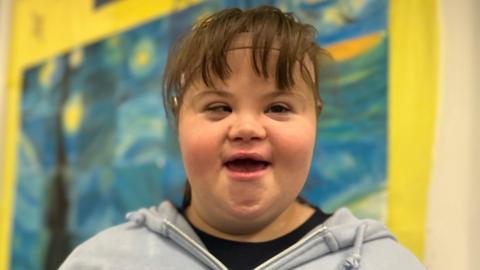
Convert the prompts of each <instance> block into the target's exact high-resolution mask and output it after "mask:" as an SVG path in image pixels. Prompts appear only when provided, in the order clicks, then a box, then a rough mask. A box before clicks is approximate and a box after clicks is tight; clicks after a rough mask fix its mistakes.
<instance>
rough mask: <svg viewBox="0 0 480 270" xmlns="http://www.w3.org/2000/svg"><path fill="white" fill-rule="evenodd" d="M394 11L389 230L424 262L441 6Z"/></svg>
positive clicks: (395, 4) (402, 2) (402, 1)
mask: <svg viewBox="0 0 480 270" xmlns="http://www.w3.org/2000/svg"><path fill="white" fill-rule="evenodd" d="M390 5H391V7H390V48H389V50H390V59H389V60H390V71H389V72H390V74H389V76H390V79H389V91H390V92H389V105H388V106H389V107H388V108H389V121H388V122H389V125H390V126H389V129H388V132H389V141H390V142H389V161H388V179H389V180H388V226H389V227H390V229H391V230H392V231H393V233H394V234H395V235H396V236H397V237H398V239H399V240H400V242H402V243H403V244H404V245H406V246H407V247H408V248H410V249H411V250H412V251H413V252H414V253H415V254H417V256H419V257H421V258H423V254H424V242H425V226H426V225H425V224H426V204H427V192H428V187H429V180H430V171H431V167H432V148H433V137H434V130H435V127H434V123H435V119H436V107H437V81H438V75H437V74H438V63H439V54H438V22H437V2H436V0H423V1H418V0H396V1H391V4H390Z"/></svg>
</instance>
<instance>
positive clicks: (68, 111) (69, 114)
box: [63, 95, 83, 134]
mask: <svg viewBox="0 0 480 270" xmlns="http://www.w3.org/2000/svg"><path fill="white" fill-rule="evenodd" d="M82 120H83V100H82V96H80V95H76V96H74V97H73V98H71V99H70V100H69V102H68V103H67V104H66V105H65V108H64V109H63V126H64V128H65V130H66V132H67V133H68V134H73V133H76V132H77V130H78V128H79V127H80V125H81V123H82Z"/></svg>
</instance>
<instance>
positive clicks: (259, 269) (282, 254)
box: [164, 220, 327, 270]
mask: <svg viewBox="0 0 480 270" xmlns="http://www.w3.org/2000/svg"><path fill="white" fill-rule="evenodd" d="M164 222H165V224H166V225H167V226H168V227H170V228H171V229H172V230H174V231H175V232H176V233H177V234H178V235H180V236H181V237H182V238H183V239H185V240H187V241H188V242H189V243H190V244H191V245H192V246H194V247H195V248H196V249H197V250H199V251H200V252H201V253H202V254H203V255H205V256H206V257H207V258H208V259H210V261H211V262H212V263H213V264H215V265H216V266H217V267H219V268H220V269H222V270H228V268H227V267H226V266H225V265H224V264H223V263H222V262H220V261H219V260H218V259H217V258H216V257H215V256H213V255H212V253H210V252H209V251H208V250H206V249H205V248H203V247H202V246H200V245H199V244H198V243H197V242H196V241H195V240H193V239H192V238H191V237H190V236H188V235H187V234H186V233H184V232H182V230H180V229H179V228H177V226H175V225H173V224H172V223H171V222H170V221H168V220H164ZM326 230H327V226H325V225H324V224H322V225H320V226H319V227H318V228H317V229H316V230H315V231H313V232H312V233H311V234H309V235H308V236H306V237H304V238H302V239H300V240H299V241H298V242H296V243H295V244H293V245H291V246H290V247H288V248H287V249H285V250H284V251H282V252H280V253H278V254H277V255H275V256H273V257H272V258H270V259H268V260H267V261H265V262H264V263H262V264H261V265H259V266H257V267H256V268H255V269H254V270H262V269H265V268H267V267H268V266H269V265H271V264H272V263H274V262H275V261H277V260H278V259H279V258H282V257H285V256H286V255H287V254H288V253H291V252H293V251H294V250H295V249H298V248H299V247H300V246H302V245H304V244H305V243H306V242H308V241H309V240H310V239H312V238H313V237H315V236H317V235H319V234H321V233H323V232H324V231H326Z"/></svg>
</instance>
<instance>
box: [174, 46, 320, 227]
mask: <svg viewBox="0 0 480 270" xmlns="http://www.w3.org/2000/svg"><path fill="white" fill-rule="evenodd" d="M250 54H251V51H250V49H237V50H232V51H230V52H229V53H228V58H227V60H228V63H229V65H230V67H231V69H232V72H231V75H230V77H229V78H228V79H227V80H226V82H224V83H223V82H221V81H220V80H217V81H216V82H215V84H216V87H215V89H209V88H207V86H205V85H204V84H203V82H201V81H200V80H199V81H197V83H194V84H193V86H191V87H190V89H188V90H187V92H186V93H185V96H184V100H183V104H182V107H181V109H180V115H179V126H178V131H179V142H180V148H181V152H182V156H183V161H184V166H185V170H186V173H187V177H188V179H189V182H190V185H191V188H192V202H191V207H193V208H194V209H195V211H197V212H198V214H199V215H200V216H201V217H202V219H204V220H205V221H207V222H209V223H211V224H213V225H217V226H222V224H225V223H228V222H242V221H243V222H245V221H247V222H264V223H266V222H271V221H272V220H273V219H274V218H276V217H277V216H278V215H280V214H281V213H282V212H283V211H284V210H285V209H286V208H287V207H288V206H290V205H291V204H292V203H293V202H294V201H295V199H296V197H297V196H298V194H299V192H300V191H301V189H302V187H303V185H304V183H305V181H306V179H307V174H308V171H309V167H310V162H311V159H312V154H313V149H314V144H315V134H316V111H315V105H314V103H315V102H314V96H313V94H312V92H311V90H310V89H309V88H308V87H307V85H306V84H305V83H304V81H303V80H302V79H301V75H300V73H299V70H297V71H296V73H295V77H294V78H295V86H294V87H293V89H292V91H284V92H281V91H278V90H277V89H276V85H275V79H274V75H275V74H274V66H275V58H276V57H277V55H278V52H277V51H274V50H272V52H271V57H270V58H271V61H270V62H271V63H269V66H270V69H269V72H270V75H271V76H270V78H269V79H268V80H265V79H264V78H263V77H258V76H257V75H256V74H255V73H254V71H253V70H252V68H251V63H250ZM297 69H298V67H297Z"/></svg>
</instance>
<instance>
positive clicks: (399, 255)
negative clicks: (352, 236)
mask: <svg viewBox="0 0 480 270" xmlns="http://www.w3.org/2000/svg"><path fill="white" fill-rule="evenodd" d="M362 249H363V250H362V258H361V265H362V267H363V268H362V269H366V270H369V269H372V270H376V269H390V270H404V269H409V270H425V269H426V268H425V266H423V264H422V263H421V262H420V261H419V260H418V259H417V257H416V256H415V255H414V254H413V253H412V252H410V251H409V250H408V249H407V248H405V247H404V246H402V245H401V244H400V243H398V242H397V241H395V240H393V239H388V238H381V239H376V240H372V241H368V242H366V243H365V244H364V246H363V247H362Z"/></svg>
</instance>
